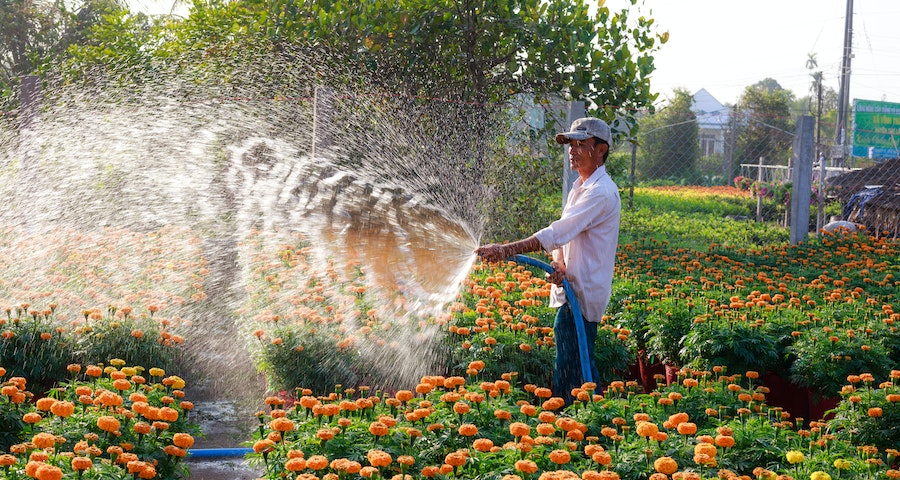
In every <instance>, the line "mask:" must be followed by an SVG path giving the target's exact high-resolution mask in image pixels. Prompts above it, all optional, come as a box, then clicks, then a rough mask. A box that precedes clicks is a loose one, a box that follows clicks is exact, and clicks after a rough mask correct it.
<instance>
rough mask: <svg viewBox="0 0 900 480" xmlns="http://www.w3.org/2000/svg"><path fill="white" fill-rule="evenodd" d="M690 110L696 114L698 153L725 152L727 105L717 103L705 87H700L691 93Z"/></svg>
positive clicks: (727, 120)
mask: <svg viewBox="0 0 900 480" xmlns="http://www.w3.org/2000/svg"><path fill="white" fill-rule="evenodd" d="M692 98H693V100H694V102H693V106H692V107H691V111H692V112H694V115H696V116H697V126H698V128H699V132H698V137H699V138H700V155H702V156H704V157H706V156H710V155H724V154H725V132H726V131H727V130H728V126H729V122H730V121H731V112H730V110H729V108H728V107H726V106H725V105H722V104H721V103H719V101H718V100H716V98H715V97H713V96H712V95H710V93H709V92H707V91H706V89H704V88H701V89H700V90H699V91H698V92H697V93H695V94H694V95H693V97H692Z"/></svg>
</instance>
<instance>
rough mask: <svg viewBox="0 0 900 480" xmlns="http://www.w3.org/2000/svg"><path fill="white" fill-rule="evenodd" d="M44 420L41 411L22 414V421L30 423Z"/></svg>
mask: <svg viewBox="0 0 900 480" xmlns="http://www.w3.org/2000/svg"><path fill="white" fill-rule="evenodd" d="M41 420H43V417H41V414H40V413H37V412H28V413H26V414H25V415H22V421H23V422H25V423H28V424H32V425H33V424H35V423H38V422H40V421H41Z"/></svg>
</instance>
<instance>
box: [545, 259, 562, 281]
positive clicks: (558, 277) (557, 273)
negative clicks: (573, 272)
mask: <svg viewBox="0 0 900 480" xmlns="http://www.w3.org/2000/svg"><path fill="white" fill-rule="evenodd" d="M550 266H551V267H553V273H548V274H547V281H548V282H551V283H554V284H556V285H559V286H560V287H561V286H562V284H563V280H564V279H565V278H566V265H565V264H564V263H563V262H550Z"/></svg>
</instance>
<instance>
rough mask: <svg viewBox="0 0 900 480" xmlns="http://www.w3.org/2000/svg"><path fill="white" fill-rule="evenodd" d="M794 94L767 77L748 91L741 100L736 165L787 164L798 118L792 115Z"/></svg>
mask: <svg viewBox="0 0 900 480" xmlns="http://www.w3.org/2000/svg"><path fill="white" fill-rule="evenodd" d="M792 99H793V94H792V93H791V92H790V91H789V90H784V89H783V88H781V86H780V85H778V82H775V81H774V80H772V79H766V80H763V81H761V82H759V83H757V84H756V85H751V86H749V87H747V88H746V89H745V90H744V94H743V96H742V97H741V99H740V100H739V101H738V112H739V114H740V115H741V118H740V119H738V120H737V122H738V123H737V126H736V132H735V133H736V136H737V142H736V145H735V151H734V157H735V161H734V164H741V163H752V164H756V163H758V162H759V157H760V156H762V157H765V164H766V165H787V161H788V157H789V156H790V146H791V143H792V141H793V133H794V121H793V119H792V118H791V115H790V103H791V101H792Z"/></svg>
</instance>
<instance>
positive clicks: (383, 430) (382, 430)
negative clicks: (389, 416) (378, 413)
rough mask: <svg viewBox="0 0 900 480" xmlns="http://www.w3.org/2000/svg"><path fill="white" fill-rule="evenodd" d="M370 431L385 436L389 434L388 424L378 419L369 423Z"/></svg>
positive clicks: (378, 435)
mask: <svg viewBox="0 0 900 480" xmlns="http://www.w3.org/2000/svg"><path fill="white" fill-rule="evenodd" d="M369 432H370V433H371V434H372V435H375V436H377V437H383V436H385V435H387V434H388V426H387V425H385V424H384V423H382V422H380V421H377V420H376V421H374V422H372V423H370V424H369Z"/></svg>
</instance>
